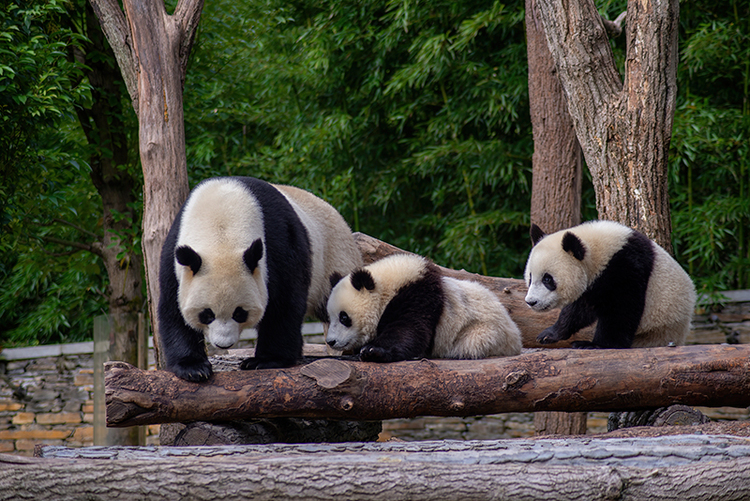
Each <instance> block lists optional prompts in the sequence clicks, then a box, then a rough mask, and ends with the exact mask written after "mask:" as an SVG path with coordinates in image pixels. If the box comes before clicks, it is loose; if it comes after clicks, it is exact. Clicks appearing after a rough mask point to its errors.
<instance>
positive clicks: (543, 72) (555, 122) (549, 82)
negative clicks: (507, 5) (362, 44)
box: [526, 0, 582, 233]
mask: <svg viewBox="0 0 750 501" xmlns="http://www.w3.org/2000/svg"><path fill="white" fill-rule="evenodd" d="M535 5H536V0H526V48H527V58H528V63H529V108H530V113H531V127H532V132H533V136H534V154H533V156H532V157H531V168H532V177H531V179H532V181H531V222H532V223H536V224H537V225H539V226H540V227H541V228H542V229H543V230H544V231H546V232H547V233H552V232H554V231H557V230H561V229H563V228H568V227H570V226H575V225H576V224H578V223H580V222H581V177H582V176H581V147H580V146H579V144H578V139H577V138H576V132H575V128H574V127H573V120H572V119H571V118H570V113H568V103H567V99H566V97H565V93H564V92H563V88H562V85H561V84H560V79H559V78H558V77H557V68H556V67H555V62H554V61H553V60H552V56H551V54H550V52H549V49H548V48H547V41H546V39H545V38H544V30H543V29H542V26H541V24H540V21H539V16H538V15H537V13H536V8H535Z"/></svg>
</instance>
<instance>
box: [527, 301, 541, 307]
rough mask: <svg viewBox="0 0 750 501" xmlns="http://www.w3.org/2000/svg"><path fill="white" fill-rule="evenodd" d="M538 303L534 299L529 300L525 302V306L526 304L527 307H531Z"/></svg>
mask: <svg viewBox="0 0 750 501" xmlns="http://www.w3.org/2000/svg"><path fill="white" fill-rule="evenodd" d="M538 302H539V301H537V300H536V299H530V300H528V301H526V304H528V305H529V306H531V307H533V306H534V305H535V304H537V303H538Z"/></svg>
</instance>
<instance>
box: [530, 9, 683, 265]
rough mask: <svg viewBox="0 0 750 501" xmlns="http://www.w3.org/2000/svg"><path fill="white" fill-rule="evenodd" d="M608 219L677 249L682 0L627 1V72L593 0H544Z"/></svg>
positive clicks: (599, 203) (553, 47) (552, 46)
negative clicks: (675, 126)
mask: <svg viewBox="0 0 750 501" xmlns="http://www.w3.org/2000/svg"><path fill="white" fill-rule="evenodd" d="M537 2H538V6H539V9H538V12H539V18H540V19H541V22H542V25H543V26H544V31H545V34H546V37H547V43H548V47H549V50H550V52H551V54H552V58H553V59H554V61H555V64H556V65H557V69H558V73H559V76H560V81H561V82H562V85H563V88H564V89H565V93H566V94H567V96H568V107H569V110H570V114H571V116H572V118H573V122H574V124H575V128H576V133H577V136H578V140H579V141H580V143H581V147H582V148H583V153H584V156H585V158H586V163H587V164H588V167H589V170H590V171H591V175H592V180H593V184H594V189H595V191H596V198H597V200H596V207H597V211H598V213H599V217H600V218H601V219H610V220H615V221H619V222H621V223H623V224H626V225H628V226H631V227H634V228H636V229H639V230H641V231H642V232H644V233H645V234H646V235H648V236H649V237H651V238H653V239H654V240H656V241H657V243H659V245H661V246H662V247H664V248H665V249H667V250H668V251H670V252H671V250H672V245H671V241H670V236H671V222H670V210H669V196H668V192H667V167H668V165H667V160H668V151H669V143H670V138H671V135H672V120H673V116H674V109H675V96H676V90H677V88H676V71H677V60H678V55H677V29H678V21H679V5H678V0H653V1H650V2H636V1H630V2H628V11H627V20H626V26H627V29H626V47H627V57H626V61H625V76H624V83H623V78H621V77H620V75H619V73H618V70H617V68H616V66H615V61H614V58H613V54H612V50H611V47H610V45H609V41H608V39H607V34H606V30H605V27H604V24H603V23H602V20H601V17H600V15H599V13H598V12H597V10H596V6H595V5H594V2H593V1H592V0H569V1H563V0H537Z"/></svg>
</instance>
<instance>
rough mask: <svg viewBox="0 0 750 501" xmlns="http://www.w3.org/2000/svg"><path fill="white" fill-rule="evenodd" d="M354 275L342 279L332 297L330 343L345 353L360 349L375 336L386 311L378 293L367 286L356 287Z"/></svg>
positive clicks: (329, 306) (327, 338)
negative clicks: (352, 280)
mask: <svg viewBox="0 0 750 501" xmlns="http://www.w3.org/2000/svg"><path fill="white" fill-rule="evenodd" d="M350 278H351V275H347V276H346V277H344V278H343V279H341V280H340V281H339V282H338V283H337V284H336V286H335V287H334V288H333V290H332V291H331V295H330V297H329V298H328V317H329V318H330V321H331V324H330V325H329V327H328V332H327V333H326V343H327V344H328V346H330V347H331V348H333V349H334V350H339V351H342V352H344V353H356V352H358V351H359V349H360V348H362V346H364V345H365V344H367V343H368V342H370V341H372V340H373V339H374V338H375V334H376V332H377V326H378V321H379V320H380V315H381V314H382V307H381V305H380V301H379V299H378V297H377V296H378V295H377V293H376V292H374V291H372V290H367V289H366V288H364V287H363V288H361V289H360V290H357V289H355V288H354V286H353V285H352V282H351V279H350Z"/></svg>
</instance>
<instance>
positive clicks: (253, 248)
mask: <svg viewBox="0 0 750 501" xmlns="http://www.w3.org/2000/svg"><path fill="white" fill-rule="evenodd" d="M262 257H263V242H262V241H261V239H260V238H259V239H257V240H256V241H255V242H253V243H252V244H251V245H250V247H248V248H247V250H246V251H245V253H244V254H243V255H242V260H243V261H245V266H247V269H248V270H250V273H253V272H254V271H255V268H256V267H257V266H258V263H259V262H260V258H262Z"/></svg>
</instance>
